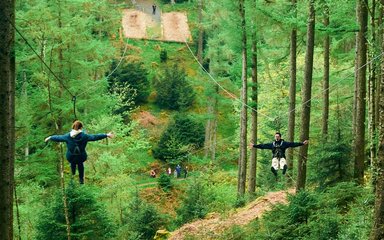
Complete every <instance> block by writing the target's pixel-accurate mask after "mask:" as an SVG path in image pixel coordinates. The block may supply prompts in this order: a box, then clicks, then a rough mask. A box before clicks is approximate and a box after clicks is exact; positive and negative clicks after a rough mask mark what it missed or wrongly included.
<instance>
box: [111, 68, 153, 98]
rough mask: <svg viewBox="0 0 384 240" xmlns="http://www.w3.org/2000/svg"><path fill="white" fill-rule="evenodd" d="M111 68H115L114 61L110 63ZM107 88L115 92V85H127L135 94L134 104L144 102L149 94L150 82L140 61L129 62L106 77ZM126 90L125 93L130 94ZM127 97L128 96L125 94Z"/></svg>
mask: <svg viewBox="0 0 384 240" xmlns="http://www.w3.org/2000/svg"><path fill="white" fill-rule="evenodd" d="M111 68H112V69H115V68H116V63H114V64H112V67H111ZM108 82H109V89H110V91H111V92H115V89H116V88H117V87H121V86H127V85H129V86H130V88H132V89H133V91H134V92H135V96H134V97H133V101H134V102H135V104H136V105H139V104H142V103H145V102H146V101H147V98H148V96H149V92H150V84H149V80H148V72H147V70H146V69H145V67H144V64H143V63H141V62H130V63H127V64H125V65H124V66H120V67H119V68H118V69H117V70H116V71H115V72H114V73H113V74H112V75H111V76H110V78H109V79H108ZM130 93H131V92H128V93H127V94H130ZM127 97H128V96H127Z"/></svg>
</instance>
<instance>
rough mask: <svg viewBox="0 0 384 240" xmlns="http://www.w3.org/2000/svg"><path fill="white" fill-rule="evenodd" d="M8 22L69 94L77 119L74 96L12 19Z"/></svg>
mask: <svg viewBox="0 0 384 240" xmlns="http://www.w3.org/2000/svg"><path fill="white" fill-rule="evenodd" d="M7 20H8V22H9V23H10V24H11V26H12V27H13V28H14V29H15V31H16V32H17V33H18V34H19V36H20V37H21V38H22V39H23V40H24V41H25V43H26V44H27V45H28V47H29V48H30V49H31V50H32V51H33V53H34V54H35V55H36V56H37V57H38V58H39V60H40V61H41V62H42V63H43V65H44V66H45V67H46V68H47V69H48V71H49V72H50V73H51V74H52V75H53V77H54V78H55V79H56V80H57V81H58V82H59V83H60V85H61V86H62V87H63V88H64V89H65V90H66V91H67V92H68V93H69V95H71V97H72V101H73V115H74V116H75V118H76V119H77V116H76V96H75V95H74V94H72V92H71V91H70V90H69V89H68V87H67V86H65V84H64V83H63V82H62V81H61V80H60V78H59V77H58V76H57V75H56V74H55V73H54V72H53V71H52V69H51V68H50V67H49V66H48V64H47V63H46V62H45V61H44V59H43V58H42V57H41V56H40V55H39V54H38V53H37V52H36V50H35V49H34V48H33V47H32V45H31V44H30V43H29V41H28V40H27V39H26V38H25V37H24V35H23V34H22V33H21V32H20V31H19V29H18V28H17V27H16V26H15V25H14V24H13V22H12V21H9V19H7Z"/></svg>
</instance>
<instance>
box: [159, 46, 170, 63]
mask: <svg viewBox="0 0 384 240" xmlns="http://www.w3.org/2000/svg"><path fill="white" fill-rule="evenodd" d="M167 60H168V53H167V50H165V49H162V50H161V52H160V62H162V63H164V62H166V61H167Z"/></svg>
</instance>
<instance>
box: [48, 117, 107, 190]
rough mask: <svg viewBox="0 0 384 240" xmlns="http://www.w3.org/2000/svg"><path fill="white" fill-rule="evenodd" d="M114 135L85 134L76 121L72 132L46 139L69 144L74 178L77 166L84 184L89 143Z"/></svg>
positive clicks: (79, 123)
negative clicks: (86, 149)
mask: <svg viewBox="0 0 384 240" xmlns="http://www.w3.org/2000/svg"><path fill="white" fill-rule="evenodd" d="M113 137H114V134H112V133H107V134H86V133H84V132H83V123H82V122H80V121H78V120H76V121H75V122H74V123H73V124H72V130H71V131H70V132H69V133H67V134H64V135H53V136H49V137H47V138H45V140H44V141H45V142H48V141H49V140H51V141H54V142H65V143H66V144H67V153H66V158H67V160H68V162H69V163H70V164H71V171H72V176H74V175H75V174H76V166H77V168H78V171H79V180H80V184H84V162H85V161H86V160H87V157H88V155H87V152H86V151H85V148H86V146H87V143H88V142H92V141H98V140H101V139H104V138H113Z"/></svg>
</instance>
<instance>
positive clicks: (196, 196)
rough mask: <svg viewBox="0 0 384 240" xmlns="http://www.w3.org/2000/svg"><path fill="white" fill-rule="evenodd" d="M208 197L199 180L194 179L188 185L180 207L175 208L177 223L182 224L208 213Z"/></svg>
mask: <svg viewBox="0 0 384 240" xmlns="http://www.w3.org/2000/svg"><path fill="white" fill-rule="evenodd" d="M208 203H209V197H208V195H207V194H206V189H205V187H204V185H203V183H202V182H201V181H194V182H193V183H191V185H190V186H189V187H188V189H187V191H186V193H185V197H184V198H183V200H182V203H181V205H180V208H178V209H176V212H177V214H178V215H177V224H178V225H182V224H184V223H187V222H190V221H192V220H194V219H197V218H204V217H205V215H206V214H207V213H208V207H207V206H208Z"/></svg>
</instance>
